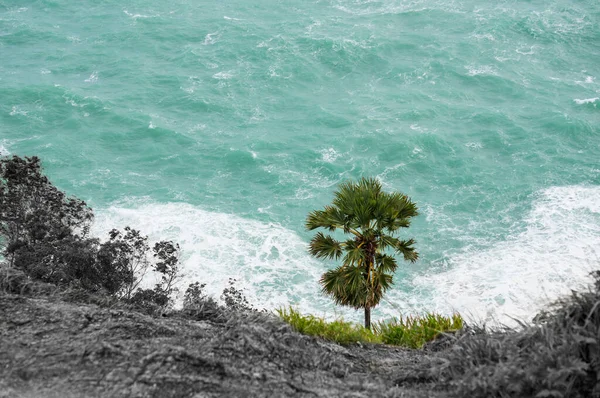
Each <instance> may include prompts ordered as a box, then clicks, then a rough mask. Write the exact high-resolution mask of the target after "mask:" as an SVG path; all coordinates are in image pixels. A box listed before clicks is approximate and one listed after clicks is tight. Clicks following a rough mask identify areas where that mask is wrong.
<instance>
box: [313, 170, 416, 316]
mask: <svg viewBox="0 0 600 398" xmlns="http://www.w3.org/2000/svg"><path fill="white" fill-rule="evenodd" d="M417 215H418V211H417V206H416V205H415V204H414V203H413V202H412V201H411V200H410V198H409V197H408V196H406V195H404V194H402V193H399V192H392V193H387V192H384V191H383V190H382V186H381V182H380V181H379V180H377V179H376V178H361V179H360V180H358V181H357V182H353V181H346V182H343V183H341V184H340V185H339V187H338V190H337V191H335V192H334V198H333V202H332V204H331V205H329V206H325V207H324V208H323V210H315V211H312V212H310V213H309V214H308V216H307V218H306V228H307V229H308V230H314V229H317V228H323V229H326V230H328V231H331V232H333V231H336V230H339V231H341V232H343V233H346V234H352V238H351V239H347V240H346V241H344V242H340V241H337V240H336V239H334V238H333V237H331V236H329V235H324V234H323V233H322V232H318V233H317V234H316V235H315V236H314V237H313V239H312V240H311V242H310V246H309V251H310V253H311V254H312V255H313V256H315V257H317V258H321V259H328V260H338V259H340V258H342V265H341V266H339V267H338V268H335V269H333V270H329V271H327V272H325V273H324V274H323V276H322V277H321V280H320V282H321V285H322V288H323V292H324V293H325V294H327V295H329V296H331V297H332V298H333V300H334V302H335V303H336V304H339V305H346V306H350V307H353V308H356V309H360V308H364V309H365V326H366V327H369V325H370V309H371V308H372V307H375V306H377V305H378V304H379V302H380V301H381V298H382V296H383V294H384V293H385V291H386V290H388V289H389V288H390V286H391V285H392V281H393V273H394V272H395V271H396V269H397V267H398V263H397V261H396V259H395V258H394V256H393V255H391V254H390V253H386V251H393V252H394V253H397V254H402V256H403V257H404V259H405V260H407V261H411V262H414V261H416V260H417V259H418V256H419V255H418V253H417V252H416V250H415V249H414V247H413V245H414V244H415V241H414V240H413V239H408V240H401V239H399V238H397V237H395V236H394V234H396V233H397V232H398V231H399V230H400V229H401V228H407V227H408V226H410V221H411V218H412V217H415V216H417Z"/></svg>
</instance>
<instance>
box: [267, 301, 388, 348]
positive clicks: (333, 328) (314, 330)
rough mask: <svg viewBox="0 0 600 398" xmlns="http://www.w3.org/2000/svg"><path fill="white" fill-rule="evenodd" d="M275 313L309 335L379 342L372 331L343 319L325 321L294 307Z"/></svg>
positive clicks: (346, 342) (339, 340)
mask: <svg viewBox="0 0 600 398" xmlns="http://www.w3.org/2000/svg"><path fill="white" fill-rule="evenodd" d="M277 314H278V315H279V316H280V317H281V318H282V319H283V320H284V321H285V322H287V323H289V324H290V325H291V326H292V327H293V328H294V329H295V330H297V331H298V332H300V333H302V334H306V335H309V336H318V337H322V338H324V339H326V340H331V341H335V342H337V343H340V344H350V343H357V342H361V343H380V342H381V339H380V338H379V336H376V335H375V334H374V333H373V332H372V331H370V330H368V329H365V328H364V327H362V326H360V325H357V324H355V323H352V322H346V321H344V320H343V319H336V320H335V321H333V322H327V321H325V320H324V319H323V318H318V317H316V316H314V315H302V314H301V313H300V312H298V311H296V310H295V309H294V308H292V307H289V308H287V309H285V308H283V309H278V310H277Z"/></svg>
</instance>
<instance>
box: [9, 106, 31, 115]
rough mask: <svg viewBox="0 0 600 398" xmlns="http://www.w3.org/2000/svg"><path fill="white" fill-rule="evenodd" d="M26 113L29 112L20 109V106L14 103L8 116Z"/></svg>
mask: <svg viewBox="0 0 600 398" xmlns="http://www.w3.org/2000/svg"><path fill="white" fill-rule="evenodd" d="M28 113H29V112H28V111H25V110H22V109H20V107H19V106H18V105H15V106H13V107H12V109H11V111H10V113H9V115H10V116H17V115H20V116H27V114H28Z"/></svg>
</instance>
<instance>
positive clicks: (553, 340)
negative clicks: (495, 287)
mask: <svg viewBox="0 0 600 398" xmlns="http://www.w3.org/2000/svg"><path fill="white" fill-rule="evenodd" d="M594 276H595V278H596V282H595V286H594V287H593V288H591V289H589V291H587V292H573V293H572V295H571V296H569V297H567V298H564V299H562V300H560V301H559V302H557V303H555V305H554V306H552V307H551V308H550V309H549V311H546V312H545V313H543V314H542V316H540V317H538V319H537V320H536V323H534V324H523V325H522V327H521V328H519V329H508V328H505V329H489V328H485V327H477V328H471V329H470V330H468V333H464V334H463V335H462V336H461V337H460V338H458V339H457V340H456V341H455V342H454V345H453V347H452V349H451V350H446V351H444V352H443V353H441V358H442V360H443V361H442V362H443V363H442V364H440V365H439V366H435V367H433V368H432V370H431V372H432V374H435V375H438V376H439V377H440V382H441V383H443V384H444V385H447V386H448V387H450V389H451V391H452V392H453V393H454V394H453V395H454V396H457V397H473V398H484V397H485V398H487V397H540V398H541V397H564V398H566V397H574V398H575V397H582V398H584V397H585V398H588V397H589V398H592V397H600V273H599V272H596V273H595V275H594Z"/></svg>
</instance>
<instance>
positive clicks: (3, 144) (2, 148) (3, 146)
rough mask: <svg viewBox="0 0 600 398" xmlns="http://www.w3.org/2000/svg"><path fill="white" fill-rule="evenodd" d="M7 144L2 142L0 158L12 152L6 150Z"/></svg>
mask: <svg viewBox="0 0 600 398" xmlns="http://www.w3.org/2000/svg"><path fill="white" fill-rule="evenodd" d="M5 144H6V142H5V141H4V140H3V141H2V142H0V156H7V155H10V152H9V151H8V149H6V146H5Z"/></svg>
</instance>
